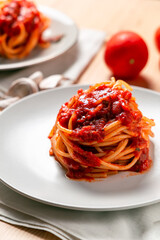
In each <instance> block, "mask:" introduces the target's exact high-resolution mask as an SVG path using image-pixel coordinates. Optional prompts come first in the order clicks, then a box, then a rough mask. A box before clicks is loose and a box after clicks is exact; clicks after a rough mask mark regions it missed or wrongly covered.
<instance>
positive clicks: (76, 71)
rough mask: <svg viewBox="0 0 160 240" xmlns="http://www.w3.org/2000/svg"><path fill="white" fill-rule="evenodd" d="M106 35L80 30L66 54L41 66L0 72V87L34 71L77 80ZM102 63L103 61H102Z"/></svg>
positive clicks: (90, 30)
mask: <svg viewBox="0 0 160 240" xmlns="http://www.w3.org/2000/svg"><path fill="white" fill-rule="evenodd" d="M105 37H106V33H105V32H103V31H98V30H94V29H82V30H80V32H79V36H78V41H77V43H76V44H75V45H74V46H73V47H72V48H71V49H70V50H69V51H67V52H66V53H64V54H63V55H61V56H59V57H57V58H56V59H53V60H51V61H47V62H45V63H42V64H38V65H35V66H30V67H27V68H23V69H19V70H11V71H8V70H7V71H1V72H0V86H3V87H5V88H8V87H9V85H10V84H11V82H12V81H14V80H16V79H18V78H20V77H28V76H29V75H31V74H32V73H34V72H35V71H41V72H42V73H43V75H44V77H48V76H50V75H53V74H63V75H64V76H66V77H68V78H71V79H77V78H78V77H79V76H80V75H81V74H82V72H83V71H84V70H85V68H86V67H87V66H88V64H89V63H90V61H91V60H92V59H93V57H94V56H95V54H96V53H97V52H98V50H99V49H100V47H101V46H102V44H103V43H104V41H105ZM102 61H103V59H102Z"/></svg>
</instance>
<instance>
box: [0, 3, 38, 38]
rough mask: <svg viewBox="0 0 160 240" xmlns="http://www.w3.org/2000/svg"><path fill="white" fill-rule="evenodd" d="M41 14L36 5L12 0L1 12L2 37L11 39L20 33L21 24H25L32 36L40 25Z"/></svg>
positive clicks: (0, 31) (0, 32)
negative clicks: (5, 35) (5, 36)
mask: <svg viewBox="0 0 160 240" xmlns="http://www.w3.org/2000/svg"><path fill="white" fill-rule="evenodd" d="M40 20H41V19H40V13H39V11H38V10H37V8H36V6H35V4H34V3H32V2H30V1H26V0H12V1H11V2H9V3H7V4H5V5H4V6H3V7H2V8H1V10H0V35H3V34H5V33H6V34H7V35H8V36H9V37H11V36H15V35H18V34H19V33H20V26H19V25H20V23H24V26H25V28H26V31H27V33H28V34H30V33H31V32H32V31H33V29H35V28H36V27H37V26H39V24H40Z"/></svg>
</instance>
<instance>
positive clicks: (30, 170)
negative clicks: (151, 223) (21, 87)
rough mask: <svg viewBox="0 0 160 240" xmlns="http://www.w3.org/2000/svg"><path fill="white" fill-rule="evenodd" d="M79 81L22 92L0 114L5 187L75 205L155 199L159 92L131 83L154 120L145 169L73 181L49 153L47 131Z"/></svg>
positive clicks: (159, 184)
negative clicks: (148, 164) (150, 161)
mask: <svg viewBox="0 0 160 240" xmlns="http://www.w3.org/2000/svg"><path fill="white" fill-rule="evenodd" d="M80 87H82V86H80V85H78V86H72V87H70V88H61V89H60V88H59V89H58V88H57V89H55V90H51V91H46V92H41V93H39V94H35V95H32V96H30V97H27V98H25V99H23V100H21V101H19V102H18V103H16V104H14V105H13V106H11V107H9V108H8V109H6V110H4V111H3V112H2V113H1V115H0V178H1V180H2V181H3V182H4V183H6V184H7V185H8V186H10V187H11V188H13V189H15V190H16V191H18V192H20V193H22V194H24V195H26V196H28V197H31V198H33V199H35V200H38V201H42V202H45V203H47V204H51V205H54V206H60V207H65V208H71V209H81V210H91V211H95V210H96V211H100V210H117V209H128V208H134V207H139V206H144V205H148V204H151V203H154V202H158V201H159V200H160V191H158V189H159V188H160V164H159V155H160V140H159V133H160V124H159V112H160V105H159V101H160V94H158V93H155V92H153V91H149V90H146V89H142V88H136V87H135V88H134V93H133V94H134V96H135V97H136V99H137V102H138V103H139V108H140V109H141V110H142V112H143V114H144V115H146V116H147V117H150V118H153V119H154V120H155V123H156V127H154V129H153V131H154V133H155V137H154V138H153V139H152V143H151V150H152V151H151V152H152V154H151V155H152V158H153V161H154V164H153V167H152V169H151V170H150V171H149V172H148V173H146V174H140V175H136V176H129V177H126V176H124V174H119V175H116V176H112V177H109V178H108V179H105V180H102V181H99V182H91V183H89V182H85V181H73V180H70V179H67V178H66V177H65V173H64V170H63V169H62V168H61V167H60V165H59V164H58V163H57V162H56V161H54V159H53V157H50V156H49V148H50V141H49V140H48V138H47V136H48V134H49V132H50V130H51V128H52V126H53V124H54V121H55V118H56V115H57V112H58V110H59V108H60V106H61V105H62V104H63V103H64V102H65V101H68V100H69V99H70V97H71V96H72V95H73V94H75V93H76V91H77V90H78V89H79V88H80Z"/></svg>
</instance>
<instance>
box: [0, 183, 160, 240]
mask: <svg viewBox="0 0 160 240" xmlns="http://www.w3.org/2000/svg"><path fill="white" fill-rule="evenodd" d="M0 219H1V220H3V221H6V222H8V223H11V224H15V225H19V226H26V227H30V228H36V229H43V230H46V231H48V232H51V233H53V234H55V235H56V236H58V237H60V239H63V240H158V239H160V237H159V236H160V203H157V204H154V205H151V206H146V207H141V208H137V209H131V210H123V211H111V212H87V211H75V210H67V209H62V208H57V207H53V206H49V205H45V204H43V203H39V202H36V201H34V200H31V199H29V198H26V197H24V196H22V195H20V194H18V193H16V192H14V191H13V190H11V189H9V188H8V187H6V186H5V185H3V184H2V183H0Z"/></svg>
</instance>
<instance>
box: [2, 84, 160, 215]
mask: <svg viewBox="0 0 160 240" xmlns="http://www.w3.org/2000/svg"><path fill="white" fill-rule="evenodd" d="M90 85H93V84H76V85H71V86H68V87H57V88H55V89H51V90H48V91H42V92H38V93H36V94H32V95H29V96H27V97H25V98H23V99H21V100H19V101H18V102H16V103H14V104H12V105H11V106H9V107H8V108H6V109H5V110H4V111H2V112H1V113H0V117H1V115H3V114H5V112H8V111H10V108H13V107H14V106H15V105H17V104H18V105H19V104H23V102H24V101H28V100H29V99H32V98H35V97H36V96H39V95H43V94H47V92H55V91H57V90H61V89H66V88H72V89H77V90H78V89H79V88H87V87H88V86H90ZM132 88H133V90H136V89H137V90H140V91H144V92H150V93H152V94H155V95H158V96H159V97H160V93H159V92H156V91H154V90H151V89H146V88H143V87H139V86H133V85H132ZM0 181H1V182H2V183H3V184H4V185H6V186H7V187H9V188H10V189H12V190H13V191H15V192H17V193H19V194H20V195H22V196H25V197H27V198H29V199H31V200H34V201H37V202H41V203H43V204H47V205H51V206H54V207H60V208H65V209H71V210H80V211H117V210H119V211H120V210H126V209H134V208H139V207H143V206H148V205H151V204H154V203H158V202H160V197H159V198H157V199H153V200H152V201H151V200H148V201H145V202H140V203H138V204H137V203H135V204H134V202H133V204H129V205H127V204H126V205H125V206H114V207H109V206H108V207H101V206H99V207H94V206H93V207H92V206H90V207H87V206H79V207H78V206H77V205H75V204H72V206H71V205H70V204H65V205H64V204H62V203H57V202H51V201H49V200H43V199H40V198H38V197H34V196H31V195H29V194H27V193H25V191H21V190H19V189H17V188H16V187H14V186H13V185H12V184H10V183H7V181H5V180H4V179H2V177H1V176H0Z"/></svg>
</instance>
